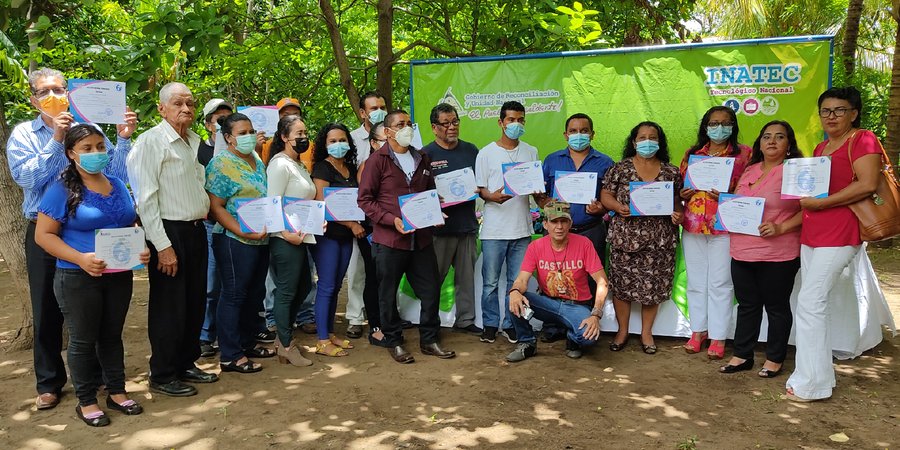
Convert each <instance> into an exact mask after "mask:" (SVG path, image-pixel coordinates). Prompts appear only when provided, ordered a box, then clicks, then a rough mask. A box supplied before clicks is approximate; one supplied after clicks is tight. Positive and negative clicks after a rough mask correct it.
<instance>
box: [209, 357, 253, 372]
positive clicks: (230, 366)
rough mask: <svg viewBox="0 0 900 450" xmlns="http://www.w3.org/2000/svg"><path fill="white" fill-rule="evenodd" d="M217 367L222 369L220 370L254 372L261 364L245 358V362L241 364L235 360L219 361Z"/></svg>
mask: <svg viewBox="0 0 900 450" xmlns="http://www.w3.org/2000/svg"><path fill="white" fill-rule="evenodd" d="M219 368H220V369H222V372H237V373H254V372H259V371H260V370H262V365H261V364H257V363H255V362H253V361H251V360H250V359H247V362H245V363H243V364H238V362H237V361H231V362H227V363H226V362H220V363H219Z"/></svg>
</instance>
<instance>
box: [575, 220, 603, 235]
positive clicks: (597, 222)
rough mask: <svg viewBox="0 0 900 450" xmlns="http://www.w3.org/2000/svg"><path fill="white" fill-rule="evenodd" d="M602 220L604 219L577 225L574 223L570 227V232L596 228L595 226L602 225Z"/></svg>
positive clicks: (582, 231)
mask: <svg viewBox="0 0 900 450" xmlns="http://www.w3.org/2000/svg"><path fill="white" fill-rule="evenodd" d="M601 222H603V220H598V221H596V222H594V223H591V224H587V225H581V226H575V225H572V228H569V232H571V233H584V232H585V231H587V230H590V229H592V228H594V227H596V226H598V225H600V223H601Z"/></svg>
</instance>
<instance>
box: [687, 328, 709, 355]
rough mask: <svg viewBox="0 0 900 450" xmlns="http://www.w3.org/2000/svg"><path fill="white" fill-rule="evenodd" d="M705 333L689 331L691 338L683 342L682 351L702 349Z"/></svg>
mask: <svg viewBox="0 0 900 450" xmlns="http://www.w3.org/2000/svg"><path fill="white" fill-rule="evenodd" d="M706 339H707V334H706V332H705V331H702V332H694V333H691V339H690V340H688V341H687V343H685V344H684V351H686V352H688V353H700V350H702V349H703V342H704V341H706Z"/></svg>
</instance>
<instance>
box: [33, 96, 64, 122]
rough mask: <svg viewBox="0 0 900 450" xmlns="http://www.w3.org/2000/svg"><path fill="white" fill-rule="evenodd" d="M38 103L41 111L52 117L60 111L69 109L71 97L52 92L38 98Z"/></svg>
mask: <svg viewBox="0 0 900 450" xmlns="http://www.w3.org/2000/svg"><path fill="white" fill-rule="evenodd" d="M38 104H39V105H40V107H41V112H43V113H44V114H46V115H48V116H50V117H56V116H58V115H59V113H61V112H63V111H65V110H67V109H69V98H68V97H66V96H65V95H56V94H50V95H47V96H46V97H44V98H42V99H40V100H38Z"/></svg>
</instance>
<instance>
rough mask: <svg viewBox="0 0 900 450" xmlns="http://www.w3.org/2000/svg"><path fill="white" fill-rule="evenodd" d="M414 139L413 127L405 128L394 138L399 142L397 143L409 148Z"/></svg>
mask: <svg viewBox="0 0 900 450" xmlns="http://www.w3.org/2000/svg"><path fill="white" fill-rule="evenodd" d="M412 137H413V129H412V127H403V129H402V130H400V131H398V132H397V134H396V135H395V136H394V139H396V140H397V143H398V144H400V146H401V147H409V143H410V142H412Z"/></svg>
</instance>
